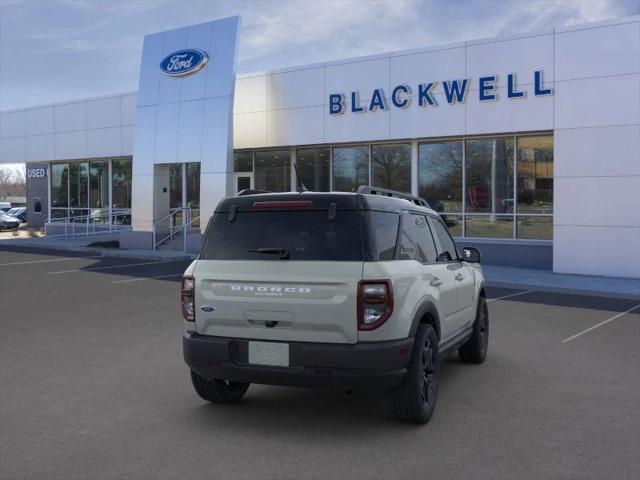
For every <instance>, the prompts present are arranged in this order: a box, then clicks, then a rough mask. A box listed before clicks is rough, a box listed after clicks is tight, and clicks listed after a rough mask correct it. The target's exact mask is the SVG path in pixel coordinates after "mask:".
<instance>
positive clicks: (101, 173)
mask: <svg viewBox="0 0 640 480" xmlns="http://www.w3.org/2000/svg"><path fill="white" fill-rule="evenodd" d="M89 206H90V207H91V208H108V207H109V166H108V163H107V162H106V161H100V162H90V163H89Z"/></svg>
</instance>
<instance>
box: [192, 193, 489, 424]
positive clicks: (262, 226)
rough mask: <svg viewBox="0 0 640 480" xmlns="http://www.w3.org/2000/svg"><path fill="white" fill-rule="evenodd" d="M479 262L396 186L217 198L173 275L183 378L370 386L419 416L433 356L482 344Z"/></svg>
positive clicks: (428, 407) (234, 393) (228, 396)
mask: <svg viewBox="0 0 640 480" xmlns="http://www.w3.org/2000/svg"><path fill="white" fill-rule="evenodd" d="M479 263H480V253H479V252H478V251H477V250H476V249H474V248H465V249H464V251H463V252H462V256H461V255H460V254H459V252H458V250H457V248H456V245H455V243H454V241H453V239H452V238H451V236H450V235H449V233H448V231H447V228H446V226H445V224H444V223H443V221H442V219H441V218H440V216H438V214H437V213H436V212H434V211H433V210H431V209H430V208H429V207H428V205H427V203H426V202H425V201H424V200H422V199H419V198H416V197H411V196H409V195H405V194H401V193H397V192H391V191H388V190H381V189H374V188H372V187H362V188H361V189H360V190H359V191H358V193H309V192H304V193H278V194H273V193H267V194H256V193H254V192H252V191H249V192H242V193H241V194H239V195H238V196H236V197H231V198H226V199H224V200H223V201H222V202H220V204H219V205H218V207H217V209H216V211H215V215H214V216H213V217H212V219H211V221H210V222H209V225H208V227H207V231H206V233H205V235H204V240H203V245H202V249H201V251H200V254H199V256H198V258H197V259H196V260H194V262H193V263H192V264H191V265H190V266H189V267H188V268H187V270H186V272H185V274H184V278H183V280H182V291H181V303H182V313H183V316H184V319H185V322H184V324H185V327H186V332H185V335H184V338H183V348H184V358H185V361H186V363H187V364H188V365H189V368H190V369H191V378H192V381H193V386H194V388H195V390H196V392H197V393H198V395H200V396H201V397H202V398H203V399H205V400H208V401H212V402H219V403H228V402H236V401H238V400H240V398H242V396H243V395H244V394H245V392H246V391H247V389H248V388H249V384H251V383H261V384H268V385H290V386H311V387H325V388H337V389H344V390H355V389H365V388H367V389H369V388H371V389H380V390H384V391H387V392H388V394H389V399H390V401H391V404H392V405H393V408H394V410H395V412H396V414H397V416H398V417H399V418H401V419H404V420H407V421H412V422H419V423H424V422H427V421H428V420H429V419H430V417H431V415H432V413H433V409H434V407H435V403H436V397H437V394H438V377H439V364H440V360H441V359H442V358H443V357H445V356H446V355H448V354H450V353H452V352H454V351H455V350H457V351H458V353H459V355H460V357H461V359H462V360H464V361H466V362H472V363H480V362H482V361H483V360H484V358H485V356H486V354H487V345H488V334H489V318H488V311H487V304H486V302H485V291H484V280H483V276H482V270H481V269H480V265H479Z"/></svg>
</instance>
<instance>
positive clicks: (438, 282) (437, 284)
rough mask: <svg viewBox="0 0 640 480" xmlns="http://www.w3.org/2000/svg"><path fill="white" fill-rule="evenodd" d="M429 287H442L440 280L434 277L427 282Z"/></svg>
mask: <svg viewBox="0 0 640 480" xmlns="http://www.w3.org/2000/svg"><path fill="white" fill-rule="evenodd" d="M429 285H431V286H432V287H439V286H440V285H442V280H440V279H439V278H438V277H435V278H434V279H433V280H431V281H430V282H429Z"/></svg>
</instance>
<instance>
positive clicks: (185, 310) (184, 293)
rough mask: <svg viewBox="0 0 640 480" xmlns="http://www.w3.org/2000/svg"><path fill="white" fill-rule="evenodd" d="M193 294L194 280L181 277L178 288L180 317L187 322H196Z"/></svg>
mask: <svg viewBox="0 0 640 480" xmlns="http://www.w3.org/2000/svg"><path fill="white" fill-rule="evenodd" d="M195 293H196V280H195V278H193V277H182V287H181V288H180V304H181V305H182V316H183V317H184V319H185V320H186V321H187V322H195V321H196V307H195Z"/></svg>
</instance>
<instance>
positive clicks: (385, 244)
mask: <svg viewBox="0 0 640 480" xmlns="http://www.w3.org/2000/svg"><path fill="white" fill-rule="evenodd" d="M365 215H366V218H367V221H368V224H369V231H370V232H369V236H368V243H369V254H370V256H371V258H372V260H373V261H374V262H378V261H384V260H393V258H394V257H393V256H394V253H395V250H396V242H397V238H398V222H399V221H400V215H398V214H397V213H390V212H376V211H367V212H365Z"/></svg>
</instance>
